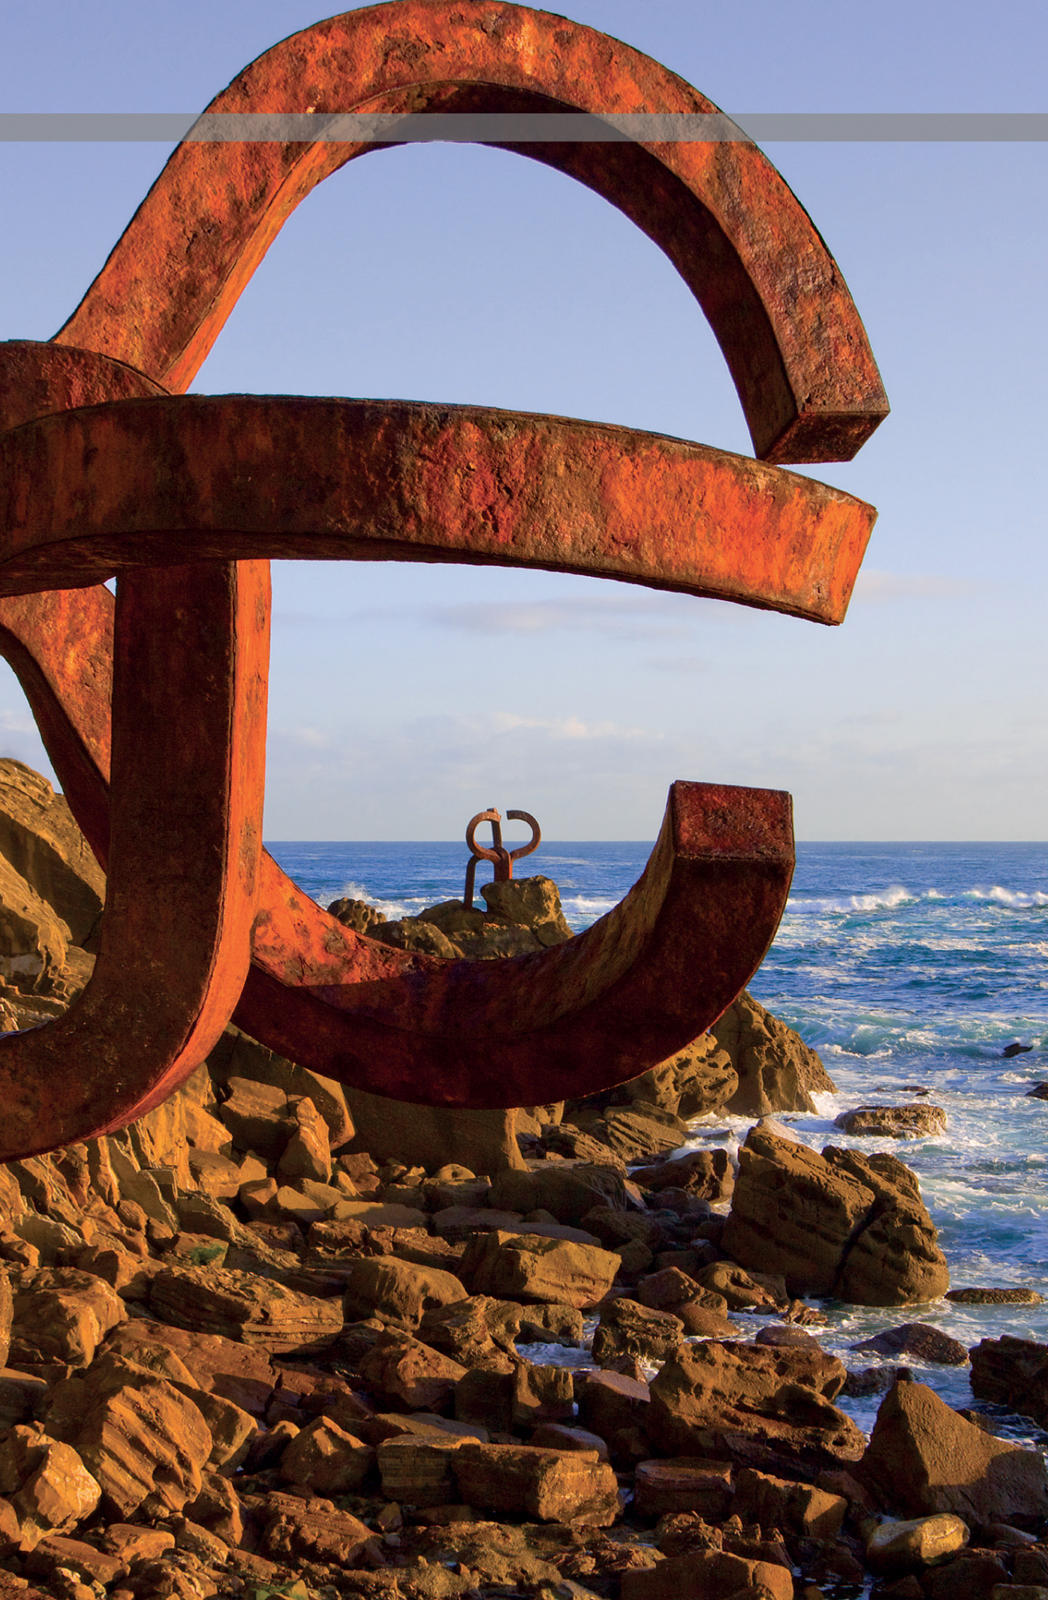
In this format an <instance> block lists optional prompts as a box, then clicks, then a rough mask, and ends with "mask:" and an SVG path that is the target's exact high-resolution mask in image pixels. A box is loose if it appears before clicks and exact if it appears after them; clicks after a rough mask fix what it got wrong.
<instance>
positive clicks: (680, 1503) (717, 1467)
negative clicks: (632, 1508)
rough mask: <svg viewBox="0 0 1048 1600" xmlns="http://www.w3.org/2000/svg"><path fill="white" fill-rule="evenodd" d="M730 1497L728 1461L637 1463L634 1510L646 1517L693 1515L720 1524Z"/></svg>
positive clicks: (683, 1459)
mask: <svg viewBox="0 0 1048 1600" xmlns="http://www.w3.org/2000/svg"><path fill="white" fill-rule="evenodd" d="M733 1494H734V1484H733V1483H732V1466H731V1462H730V1461H698V1460H696V1459H695V1457H694V1456H670V1457H669V1458H663V1459H657V1460H652V1461H638V1463H637V1468H636V1473H635V1478H634V1497H635V1499H636V1503H637V1510H638V1511H640V1512H641V1513H642V1514H643V1515H644V1516H646V1517H664V1516H667V1515H673V1514H674V1513H675V1512H682V1511H692V1512H695V1513H696V1514H697V1515H698V1516H700V1517H701V1518H702V1519H703V1521H704V1522H721V1521H723V1519H724V1518H725V1517H726V1516H727V1515H728V1508H729V1506H730V1505H731V1501H732V1496H733Z"/></svg>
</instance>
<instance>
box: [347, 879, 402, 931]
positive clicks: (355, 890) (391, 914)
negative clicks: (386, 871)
mask: <svg viewBox="0 0 1048 1600" xmlns="http://www.w3.org/2000/svg"><path fill="white" fill-rule="evenodd" d="M331 898H332V900H362V901H363V902H364V904H365V905H366V906H371V907H372V908H373V909H374V910H375V911H380V912H381V913H382V915H383V916H384V917H387V918H388V919H390V920H391V921H395V920H397V919H399V918H400V917H403V916H410V915H411V914H412V910H411V907H412V905H413V904H414V905H416V906H418V907H421V906H423V905H424V904H425V902H424V901H423V900H416V901H414V902H412V901H410V900H409V901H404V900H382V899H380V898H379V897H378V896H377V895H373V894H369V893H368V891H367V890H366V889H365V888H364V887H363V885H362V884H359V883H354V882H353V880H352V879H350V880H349V881H348V882H346V883H344V884H343V885H342V888H341V889H340V890H339V891H338V894H337V895H332V896H331Z"/></svg>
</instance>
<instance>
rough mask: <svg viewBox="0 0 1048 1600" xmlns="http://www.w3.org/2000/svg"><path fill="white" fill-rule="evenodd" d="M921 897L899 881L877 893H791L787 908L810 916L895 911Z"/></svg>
mask: <svg viewBox="0 0 1048 1600" xmlns="http://www.w3.org/2000/svg"><path fill="white" fill-rule="evenodd" d="M919 899H921V896H920V895H916V894H913V893H912V892H911V891H910V890H909V889H907V888H905V887H904V885H903V884H901V883H897V884H893V885H892V886H891V888H890V889H881V890H878V891H877V892H876V893H875V894H846V895H836V894H831V895H824V896H821V897H817V898H816V897H805V898H804V899H801V898H799V897H794V896H793V895H791V896H790V899H789V901H788V902H787V910H788V911H792V912H794V913H795V914H796V915H799V916H809V917H811V916H825V915H826V914H827V913H830V914H833V913H837V914H840V913H842V912H843V913H845V914H847V913H849V912H855V911H893V910H894V909H895V908H896V906H902V905H909V904H911V903H912V902H913V901H916V900H919Z"/></svg>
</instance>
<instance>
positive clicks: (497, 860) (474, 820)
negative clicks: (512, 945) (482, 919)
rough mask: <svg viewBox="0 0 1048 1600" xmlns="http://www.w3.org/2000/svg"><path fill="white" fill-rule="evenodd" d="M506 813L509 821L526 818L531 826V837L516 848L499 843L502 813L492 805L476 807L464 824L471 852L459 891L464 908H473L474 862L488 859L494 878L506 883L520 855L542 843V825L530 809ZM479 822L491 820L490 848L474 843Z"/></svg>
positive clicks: (511, 875) (535, 848)
mask: <svg viewBox="0 0 1048 1600" xmlns="http://www.w3.org/2000/svg"><path fill="white" fill-rule="evenodd" d="M506 816H507V817H508V818H509V820H510V821H511V822H526V823H527V825H528V827H529V828H530V829H531V838H530V839H529V840H528V842H527V844H520V845H518V846H517V848H516V849H515V850H507V848H506V846H505V845H504V844H503V843H502V816H501V814H500V813H499V812H498V811H496V809H495V807H494V806H492V808H491V810H490V811H478V812H477V814H476V816H475V817H471V818H470V820H469V822H468V824H467V826H466V843H467V844H468V845H469V848H470V851H471V852H472V853H471V855H470V858H469V860H468V861H467V863H466V884H465V888H464V889H463V891H462V904H463V905H464V906H465V908H466V910H467V911H472V909H473V885H474V882H475V880H476V875H477V862H478V861H490V862H492V864H493V865H494V868H495V882H496V883H509V881H510V880H511V879H512V877H513V863H514V861H519V860H520V859H521V858H522V857H523V856H530V855H531V853H532V852H533V851H534V850H537V849H538V847H539V845H540V844H541V843H542V829H541V828H540V827H539V825H538V823H537V822H536V821H535V818H534V817H533V816H532V815H531V812H530V811H507V812H506ZM482 822H490V823H491V848H490V850H489V849H488V848H487V846H485V845H482V844H478V843H477V837H476V835H477V828H478V826H479V825H480V823H482Z"/></svg>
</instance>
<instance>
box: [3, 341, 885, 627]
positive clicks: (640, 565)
mask: <svg viewBox="0 0 1048 1600" xmlns="http://www.w3.org/2000/svg"><path fill="white" fill-rule="evenodd" d="M0 354H2V352H0ZM875 517H876V512H875V511H874V509H873V507H872V506H869V505H867V504H866V503H865V502H864V501H862V500H857V499H855V498H854V496H852V495H848V494H845V493H844V492H843V491H842V490H840V489H832V488H830V487H828V486H827V485H825V484H820V483H817V482H815V481H814V480H813V479H811V478H806V477H802V476H801V475H800V474H799V473H793V472H787V471H784V470H783V469H781V468H775V467H768V466H765V465H764V464H763V463H761V462H757V461H753V460H751V459H750V458H749V457H747V456H738V455H733V454H731V453H729V452H728V451H724V450H715V449H712V448H710V447H709V446H706V445H697V444H689V443H687V442H686V441H684V440H680V439H668V438H663V437H661V436H660V435H658V434H651V433H641V432H637V431H635V430H633V429H629V428H616V427H611V426H607V425H604V424H599V423H589V422H573V421H570V420H567V419H565V418H560V417H543V416H531V415H525V414H523V413H519V412H507V411H494V410H487V409H484V408H481V407H476V406H435V405H416V404H411V403H408V402H403V401H383V402H378V401H365V400H326V399H325V400H320V399H301V398H298V397H284V396H258V397H255V396H247V395H220V396H215V397H211V396H204V395H179V396H174V395H172V396H165V397H163V398H159V399H154V400H148V399H141V400H117V401H114V402H113V403H112V404H111V405H107V406H104V407H88V408H87V409H85V410H81V411H63V412H60V413H58V414H57V415H54V416H47V417H41V418H39V419H38V420H37V421H35V422H32V423H27V424H26V425H25V426H24V427H22V428H19V429H18V430H17V431H16V432H13V433H11V434H8V435H7V436H6V438H0V594H11V593H19V592H26V591H30V590H36V589H40V588H45V587H46V588H53V587H60V586H65V585H69V584H82V583H84V582H88V581H90V580H91V579H92V578H94V579H97V578H101V577H105V576H108V575H109V574H110V573H112V572H120V571H122V570H125V569H127V568H129V567H131V568H133V567H137V566H145V565H152V564H154V563H164V562H168V561H172V560H180V559H184V558H185V556H186V555H188V554H190V553H192V554H193V556H194V557H196V558H198V559H201V560H212V559H223V560H228V559H230V558H232V557H234V556H240V557H256V558H260V557H263V556H268V557H273V558H277V557H282V558H289V557H307V558H309V557H312V558H314V559H317V558H319V559H327V560H400V561H468V562H471V563H473V564H475V565H495V566H527V567H542V568H545V569H547V570H553V571H562V572H579V573H587V574H590V575H593V576H598V577H605V578H619V579H625V580H627V581H629V582H634V583H643V584H645V585H646V586H648V587H653V588H660V589H675V590H680V591H682V592H684V593H686V594H693V595H708V596H714V597H716V598H719V599H725V600H735V601H739V602H741V603H743V604H746V605H754V606H760V607H765V608H771V609H773V610H776V611H784V612H788V613H791V614H793V615H795V616H802V617H808V618H810V619H812V620H813V621H819V622H840V621H841V620H842V619H843V617H844V614H845V611H846V609H847V605H848V600H849V598H850V596H851V591H852V586H853V584H854V582H855V577H856V574H857V573H858V570H859V566H860V563H861V561H862V557H863V553H864V551H865V548H866V543H867V540H868V539H869V535H870V530H871V528H872V526H873V522H874V519H875Z"/></svg>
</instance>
